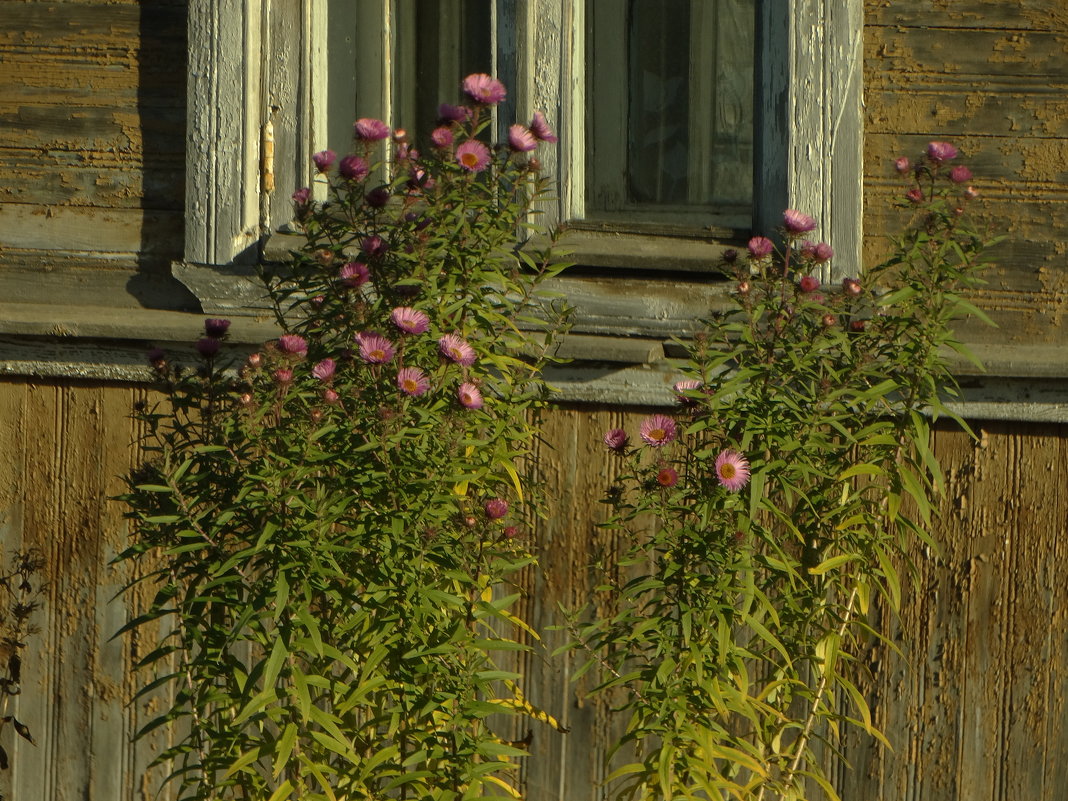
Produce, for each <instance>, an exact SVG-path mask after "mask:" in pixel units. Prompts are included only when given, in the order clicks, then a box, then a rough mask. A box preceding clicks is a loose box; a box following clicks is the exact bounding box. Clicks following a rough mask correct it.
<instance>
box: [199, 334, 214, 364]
mask: <svg viewBox="0 0 1068 801" xmlns="http://www.w3.org/2000/svg"><path fill="white" fill-rule="evenodd" d="M196 348H197V353H199V354H200V355H201V356H203V357H204V358H205V359H210V358H211V357H212V356H214V355H215V354H216V353H218V352H219V340H217V339H216V338H215V337H202V338H201V339H198V340H197V345H196Z"/></svg>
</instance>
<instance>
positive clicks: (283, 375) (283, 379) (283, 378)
mask: <svg viewBox="0 0 1068 801" xmlns="http://www.w3.org/2000/svg"><path fill="white" fill-rule="evenodd" d="M274 380H275V381H277V382H278V383H279V384H280V385H282V386H283V387H284V386H285V385H286V384H292V383H293V371H292V370H290V369H289V368H288V367H280V368H279V369H277V370H275V371H274Z"/></svg>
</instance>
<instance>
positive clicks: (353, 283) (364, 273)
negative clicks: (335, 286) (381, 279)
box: [337, 261, 371, 289]
mask: <svg viewBox="0 0 1068 801" xmlns="http://www.w3.org/2000/svg"><path fill="white" fill-rule="evenodd" d="M337 278H338V280H339V281H340V282H341V284H342V286H347V287H348V288H349V289H359V288H360V287H361V286H363V285H364V284H366V283H367V282H368V281H369V280H371V271H370V270H369V269H367V265H366V264H363V263H362V262H358V261H350V262H349V263H348V264H346V265H344V266H343V267H342V268H341V269H340V270H338V272H337Z"/></svg>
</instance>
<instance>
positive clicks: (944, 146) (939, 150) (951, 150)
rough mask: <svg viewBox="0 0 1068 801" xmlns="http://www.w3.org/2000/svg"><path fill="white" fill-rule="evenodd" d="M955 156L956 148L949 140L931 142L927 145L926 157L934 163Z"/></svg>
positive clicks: (939, 162)
mask: <svg viewBox="0 0 1068 801" xmlns="http://www.w3.org/2000/svg"><path fill="white" fill-rule="evenodd" d="M956 157H957V148H955V147H953V145H951V144H950V143H949V142H931V143H930V144H929V145H927V158H929V159H930V160H931V161H933V162H934V163H935V164H941V163H942V162H943V161H949V160H951V159H955V158H956Z"/></svg>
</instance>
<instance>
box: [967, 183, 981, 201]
mask: <svg viewBox="0 0 1068 801" xmlns="http://www.w3.org/2000/svg"><path fill="white" fill-rule="evenodd" d="M964 196H965V197H967V198H977V197H979V190H978V189H976V188H975V187H974V186H969V187H968V188H967V189H965V190H964Z"/></svg>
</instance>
